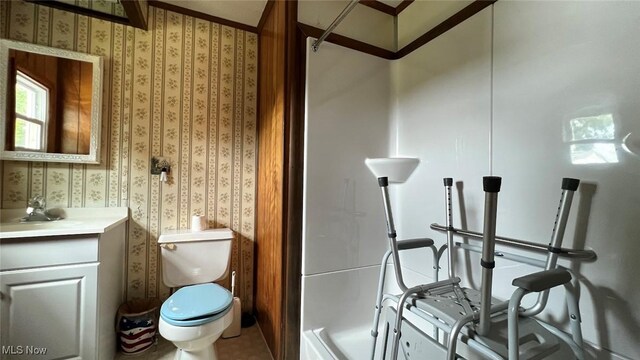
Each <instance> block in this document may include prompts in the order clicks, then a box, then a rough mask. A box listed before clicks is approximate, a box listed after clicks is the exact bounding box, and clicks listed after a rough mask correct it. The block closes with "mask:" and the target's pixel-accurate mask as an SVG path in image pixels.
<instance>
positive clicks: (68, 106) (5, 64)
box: [0, 39, 102, 164]
mask: <svg viewBox="0 0 640 360" xmlns="http://www.w3.org/2000/svg"><path fill="white" fill-rule="evenodd" d="M0 87H1V89H0V116H1V118H0V159H5V160H21V161H48V162H67V163H87V164H98V163H99V162H100V128H101V121H100V118H101V110H102V58H101V57H100V56H96V55H89V54H83V53H78V52H74V51H68V50H62V49H55V48H50V47H46V46H40V45H34V44H29V43H22V42H17V41H11V40H4V39H2V40H0Z"/></svg>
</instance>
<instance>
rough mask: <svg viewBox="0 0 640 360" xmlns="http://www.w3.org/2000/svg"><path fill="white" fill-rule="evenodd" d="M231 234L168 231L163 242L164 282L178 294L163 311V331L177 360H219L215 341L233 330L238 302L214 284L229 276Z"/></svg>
mask: <svg viewBox="0 0 640 360" xmlns="http://www.w3.org/2000/svg"><path fill="white" fill-rule="evenodd" d="M232 240H233V232H232V231H231V230H230V229H210V230H203V231H198V232H192V231H191V230H167V231H165V232H163V233H162V234H161V235H160V237H159V239H158V244H159V245H160V252H161V257H162V280H163V282H164V284H165V285H167V286H168V287H170V288H179V289H178V290H177V291H176V292H174V293H173V295H171V296H170V297H169V298H168V299H167V300H166V301H165V302H164V303H163V304H162V307H161V309H160V322H159V330H160V335H162V337H163V338H165V339H167V340H169V341H171V342H173V344H174V345H175V346H176V347H177V350H176V355H175V357H174V359H175V360H217V359H218V357H217V354H216V348H215V341H216V340H218V338H219V337H220V335H222V332H223V331H224V330H225V329H226V328H227V327H229V325H231V322H232V319H233V311H232V307H233V296H232V295H231V292H229V291H228V290H227V289H225V288H223V287H222V286H220V285H217V284H213V283H212V282H213V281H216V280H219V279H222V278H224V277H226V276H227V274H228V272H229V259H230V257H231V243H232Z"/></svg>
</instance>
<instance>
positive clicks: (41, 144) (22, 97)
mask: <svg viewBox="0 0 640 360" xmlns="http://www.w3.org/2000/svg"><path fill="white" fill-rule="evenodd" d="M15 95H16V99H15V105H16V111H15V115H16V123H15V148H16V150H35V151H45V149H46V148H47V144H46V142H47V137H46V136H45V135H46V133H47V131H46V126H47V112H48V102H49V91H48V90H47V88H46V87H45V86H44V85H42V84H40V83H39V82H37V81H35V80H34V79H32V78H30V77H29V76H27V75H25V74H24V73H22V72H20V71H17V74H16V91H15Z"/></svg>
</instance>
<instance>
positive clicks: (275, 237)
mask: <svg viewBox="0 0 640 360" xmlns="http://www.w3.org/2000/svg"><path fill="white" fill-rule="evenodd" d="M285 17H286V2H285V1H284V0H278V1H275V2H274V4H273V7H272V8H271V11H270V13H269V14H267V16H266V20H265V22H264V26H263V28H262V32H261V33H260V44H259V54H260V55H259V59H260V60H259V73H258V79H259V81H258V82H259V99H258V108H259V111H258V127H257V130H258V174H257V175H258V184H257V185H258V188H257V204H256V207H257V208H256V253H255V254H256V267H255V269H256V270H255V279H256V284H255V306H256V317H257V319H258V323H259V325H260V329H261V330H262V333H263V335H264V337H265V340H266V342H267V345H268V346H269V349H270V350H271V353H272V355H273V357H274V359H281V358H282V357H281V356H282V354H281V349H282V347H281V341H282V333H281V327H282V299H283V286H282V279H283V256H282V255H283V225H284V221H283V220H284V207H283V205H284V196H283V195H284V193H283V188H284V167H285V159H284V146H285V144H284V141H285V140H284V139H285V138H284V131H285V54H286V52H285V43H286V36H285V32H286V26H285Z"/></svg>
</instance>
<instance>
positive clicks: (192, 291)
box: [160, 284, 233, 321]
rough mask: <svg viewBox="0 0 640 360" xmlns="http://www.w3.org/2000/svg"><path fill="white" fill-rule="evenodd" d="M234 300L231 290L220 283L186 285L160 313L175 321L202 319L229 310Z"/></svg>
mask: <svg viewBox="0 0 640 360" xmlns="http://www.w3.org/2000/svg"><path fill="white" fill-rule="evenodd" d="M232 302H233V296H231V292H229V290H227V289H225V288H223V287H222V286H220V285H218V284H199V285H192V286H186V287H183V288H181V289H179V290H178V291H176V292H175V293H174V294H173V295H171V296H170V297H169V299H167V300H166V301H165V302H164V303H163V304H162V307H161V308H160V315H161V316H162V317H163V318H164V319H170V320H174V321H186V320H195V319H198V318H200V319H202V318H204V317H211V316H213V315H215V314H217V313H220V312H223V311H224V310H227V309H228V308H229V307H230V305H231V303H232Z"/></svg>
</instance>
